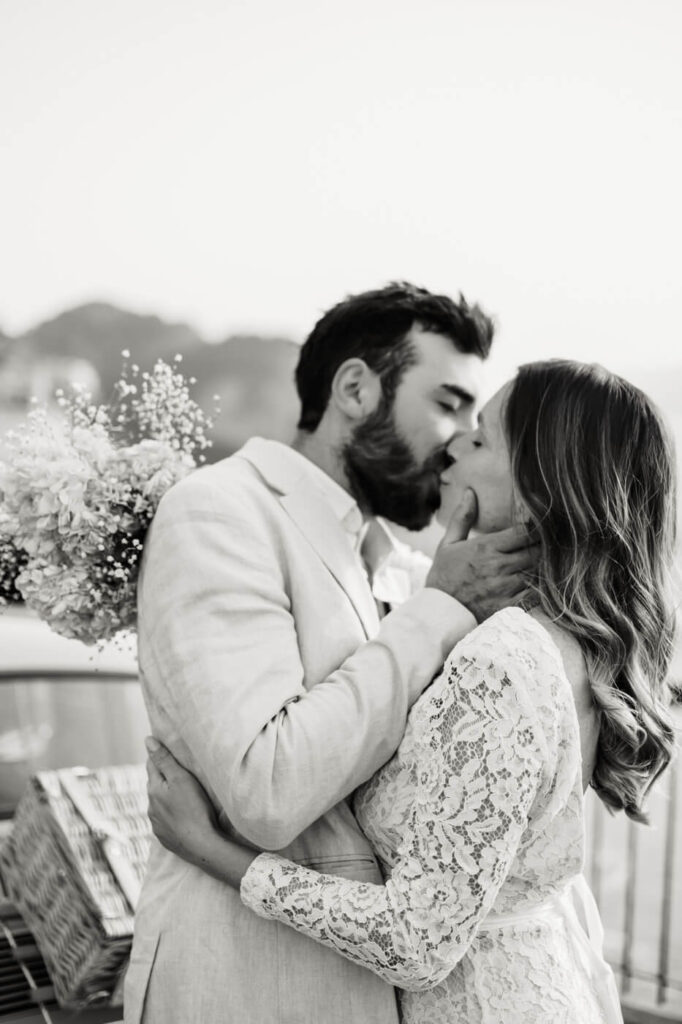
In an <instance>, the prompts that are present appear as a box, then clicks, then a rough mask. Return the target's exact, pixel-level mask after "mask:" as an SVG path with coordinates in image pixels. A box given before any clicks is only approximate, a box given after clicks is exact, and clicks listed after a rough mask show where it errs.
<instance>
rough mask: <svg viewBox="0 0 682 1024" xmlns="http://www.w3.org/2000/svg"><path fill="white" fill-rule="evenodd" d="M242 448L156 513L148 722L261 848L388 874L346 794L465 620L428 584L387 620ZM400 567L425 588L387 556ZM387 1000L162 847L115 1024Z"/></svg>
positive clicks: (265, 1017)
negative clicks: (118, 1020)
mask: <svg viewBox="0 0 682 1024" xmlns="http://www.w3.org/2000/svg"><path fill="white" fill-rule="evenodd" d="M294 462H295V460H291V459H290V458H289V459H287V458H283V457H282V447H281V445H279V444H278V443H277V442H269V441H264V440H262V439H253V440H252V441H250V442H249V443H248V444H247V445H246V446H245V447H244V448H243V449H242V450H241V451H240V452H238V453H236V454H235V455H233V456H231V457H230V458H228V459H225V460H223V461H222V462H219V463H217V464H215V465H213V466H210V467H206V468H203V469H200V470H198V471H196V472H195V473H193V474H192V475H191V476H189V477H188V478H186V479H185V480H183V481H182V482H180V483H179V484H177V485H176V486H174V487H173V488H172V489H171V490H170V491H169V492H168V493H167V495H165V496H164V498H163V500H162V501H161V503H160V506H159V509H158V512H157V515H156V517H155V519H154V522H153V523H152V526H151V529H150V532H149V535H148V538H147V541H146V543H145V553H144V559H143V565H142V570H141V575H140V583H139V623H138V640H139V661H140V671H141V678H142V685H143V690H144V694H145V700H146V702H147V708H148V711H149V717H150V722H151V727H152V731H153V733H154V735H155V736H157V737H158V738H159V739H160V740H161V741H163V742H164V743H165V744H166V745H167V746H168V747H169V748H170V750H171V751H172V752H173V754H174V755H175V756H176V757H177V758H178V759H179V760H180V761H181V762H182V763H183V764H185V765H186V766H187V767H188V768H189V769H190V770H191V771H193V772H194V773H195V774H196V775H197V776H198V778H199V779H200V780H201V782H202V783H203V785H204V786H205V788H206V789H207V791H208V792H209V793H210V795H211V798H212V799H213V800H214V802H215V806H216V808H219V809H221V821H222V822H223V823H224V825H225V827H226V828H227V827H228V825H227V821H228V820H229V823H231V826H232V827H233V828H234V829H235V830H236V831H237V832H238V833H239V834H240V835H241V836H242V837H244V838H245V839H246V840H248V841H249V842H250V843H252V844H253V845H254V846H255V847H256V848H258V849H259V850H263V849H267V850H280V851H282V852H283V853H284V854H285V855H286V856H287V857H290V858H292V859H293V860H295V861H297V862H299V863H303V864H308V865H310V866H313V867H315V868H317V869H319V870H321V871H325V872H328V873H333V874H336V875H341V876H345V877H347V878H353V879H361V880H362V879H364V880H367V881H370V882H380V881H381V876H380V873H379V869H378V866H377V863H376V861H375V858H374V855H373V853H372V850H371V847H370V845H369V843H368V841H367V839H366V838H365V837H364V835H363V834H362V832H361V831H360V829H359V827H358V825H357V823H356V821H355V819H354V817H353V815H352V812H351V810H350V807H349V805H348V803H347V801H346V797H347V796H348V795H349V794H350V793H351V792H352V791H353V790H354V789H355V788H356V787H357V786H358V785H359V784H360V783H361V782H364V781H365V780H366V779H368V778H369V777H370V776H371V775H372V774H373V773H374V771H376V770H377V768H379V767H380V766H381V765H382V764H383V763H384V762H385V761H387V760H388V758H389V757H391V755H392V754H393V752H394V751H395V749H396V747H397V746H398V743H399V742H400V739H401V737H402V733H403V730H404V727H405V719H406V716H407V712H408V710H409V707H410V706H411V704H412V703H413V702H414V700H416V698H417V697H418V696H419V694H420V693H421V691H422V689H423V688H424V687H425V686H426V685H427V684H428V683H429V682H430V681H431V679H432V678H433V677H434V675H435V674H436V673H437V672H438V671H439V670H440V669H441V667H442V665H443V662H444V661H445V659H446V657H447V655H448V653H449V652H450V650H451V648H452V647H453V646H454V644H455V643H456V642H457V641H458V640H460V639H461V638H462V636H463V635H464V634H465V633H466V632H468V631H469V630H470V629H472V628H473V626H474V625H475V622H474V619H473V617H472V616H471V615H470V614H469V612H467V611H466V609H464V608H463V606H462V605H460V604H459V603H458V602H457V601H455V600H453V599H452V598H450V597H448V596H447V595H445V594H443V593H441V592H439V591H436V590H432V589H423V590H421V592H419V593H418V594H415V596H413V597H411V598H409V599H408V600H407V601H406V602H405V603H404V604H402V605H401V606H400V607H398V608H397V609H395V610H393V611H391V612H390V614H388V615H387V616H386V617H385V618H384V619H383V621H382V622H381V623H380V622H379V618H378V614H377V610H376V605H375V602H374V599H373V596H372V593H371V590H370V587H369V584H368V581H367V578H366V576H365V575H364V573H363V571H362V568H361V566H360V564H359V562H358V559H357V556H356V555H355V553H354V552H353V549H352V547H351V543H350V541H349V538H348V535H347V534H346V533H345V531H344V529H343V527H342V526H341V524H340V523H339V521H338V519H336V518H335V517H334V514H333V512H332V511H331V510H330V508H329V506H328V505H327V504H326V503H325V501H324V500H323V498H322V496H321V494H320V493H319V492H318V490H317V489H315V488H314V487H313V486H311V483H310V480H309V478H307V477H306V474H305V473H300V472H299V471H298V470H297V468H296V466H295V464H294ZM394 561H395V562H396V565H395V571H397V572H404V573H406V574H407V576H408V577H409V579H410V581H411V583H413V584H417V583H418V582H421V581H423V576H424V572H423V557H422V558H421V559H420V558H414V557H413V556H412V553H410V552H409V549H406V548H401V547H398V548H397V550H396V555H395V558H394ZM397 1019H398V1017H397V1009H396V1001H395V993H394V990H393V989H392V988H391V987H390V986H389V985H387V984H386V983H385V982H383V981H381V980H380V979H379V978H377V977H375V976H374V975H373V974H371V973H370V972H368V971H365V970H363V969H362V968H360V967H358V966H356V965H354V964H351V963H350V962H349V961H347V960H344V959H343V958H342V957H341V956H337V955H336V954H335V953H334V952H332V951H330V950H328V949H325V948H324V947H322V946H321V945H318V944H317V943H315V942H313V941H311V940H310V939H307V938H305V937H304V936H301V935H298V934H297V933H295V932H293V931H291V930H290V929H287V928H286V927H284V926H282V925H280V924H278V923H275V922H268V921H264V920H262V919H261V918H259V917H257V916H256V915H255V914H252V913H251V912H250V911H249V910H247V909H246V908H245V907H244V905H243V904H242V903H241V900H240V897H239V893H238V892H236V891H234V890H232V889H231V888H229V887H228V886H227V885H224V884H222V883H220V882H218V881H216V880H215V879H213V878H211V877H210V876H209V875H207V874H204V873H203V872H201V871H199V870H198V869H197V868H195V867H193V866H192V865H190V864H186V863H185V862H183V861H181V860H180V859H179V858H177V857H176V856H175V855H174V854H172V853H170V852H168V851H166V850H164V849H163V848H162V847H161V846H160V845H159V844H158V843H156V842H154V844H153V848H152V854H151V857H150V863H149V866H148V870H147V876H146V879H145V882H144V885H143V890H142V895H141V898H140V902H139V904H138V908H137V912H136V921H135V936H134V942H133V950H132V956H131V960H130V965H129V969H128V974H127V977H126V983H125V1021H126V1024H139V1022H140V1021H145V1022H146V1024H194V1022H196V1024H217V1022H221V1021H225V1022H228V1021H229V1022H235V1024H251V1022H253V1024H261V1022H262V1024H308V1022H309V1024H348V1022H349V1021H358V1022H362V1024H397Z"/></svg>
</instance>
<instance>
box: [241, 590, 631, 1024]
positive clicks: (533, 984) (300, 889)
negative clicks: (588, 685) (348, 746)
mask: <svg viewBox="0 0 682 1024" xmlns="http://www.w3.org/2000/svg"><path fill="white" fill-rule="evenodd" d="M354 809H355V813H356V815H357V818H358V821H359V822H360V825H361V827H362V829H363V831H364V832H365V834H366V835H367V837H368V838H369V840H370V842H371V844H372V846H373V848H374V850H375V851H376V854H377V856H378V858H379V860H380V863H381V865H382V868H383V871H384V875H385V878H386V882H385V884H384V885H371V884H367V883H363V882H355V881H348V880H346V879H342V878H338V877H335V876H332V875H323V874H319V873H318V872H316V871H313V870H310V869H308V868H305V867H301V866H300V865H297V864H293V863H292V862H291V861H287V860H284V859H283V858H281V857H279V856H277V855H275V854H268V853H266V854H262V855H260V856H259V857H257V858H256V860H255V861H254V862H253V864H252V866H251V867H250V868H249V870H248V872H247V873H246V875H245V877H244V879H243V882H242V887H241V895H242V899H243V901H244V903H245V904H246V905H247V906H248V907H250V908H251V909H252V910H254V911H255V912H256V913H257V914H260V915H261V916H263V917H267V918H272V919H276V920H278V921H282V922H284V923H285V924H288V925H290V926H291V927H293V928H296V929H297V930H298V931H300V932H303V933H304V934H305V935H308V936H310V937H311V938H313V939H316V940H317V941H319V942H322V943H324V944H325V945H327V946H330V947H331V948H332V949H335V950H337V951H338V952H339V953H340V954H341V955H342V956H345V957H348V958H349V959H350V960H354V961H355V962H356V963H359V964H362V965H363V966H365V967H367V968H368V969H369V970H372V971H374V972H375V973H376V974H379V975H380V976H381V977H382V978H384V979H385V980H386V981H388V982H390V983H391V984H393V985H396V986H398V988H399V989H401V990H402V991H401V992H400V1002H401V1011H402V1018H403V1020H404V1021H405V1022H406V1024H460V1022H461V1024H474V1022H481V1024H513V1022H515V1021H519V1022H523V1024H533V1022H538V1024H540V1022H541V1024H578V1022H579V1024H597V1022H603V1021H609V1022H611V1021H616V1020H619V1019H620V1012H619V1010H618V1008H617V999H616V996H615V986H614V984H613V979H612V977H610V976H609V972H608V969H607V968H606V966H605V965H604V964H603V961H602V960H601V958H600V956H599V955H598V953H597V952H596V951H595V949H594V948H593V946H591V945H590V943H589V942H588V940H587V938H586V935H585V932H584V930H583V928H582V927H581V925H580V924H579V923H578V916H577V915H576V911H575V904H574V903H573V902H572V901H571V899H570V892H571V887H572V884H573V880H574V879H575V878H576V876H578V875H579V873H580V871H581V869H582V863H583V798H582V784H581V759H580V737H579V731H578V722H577V717H576V712H575V707H574V702H573V696H572V692H571V687H570V684H569V682H568V680H567V678H566V675H565V672H564V668H563V664H562V661H561V656H560V653H559V651H558V649H557V647H556V645H555V644H554V641H553V640H552V638H551V637H550V635H549V633H548V632H547V631H546V630H545V629H544V628H543V627H542V626H541V625H540V624H539V623H538V622H536V621H535V619H533V618H532V617H531V616H530V615H528V614H526V613H525V612H523V611H520V610H519V609H506V610H504V611H501V612H499V613H498V614H496V615H494V616H493V617H492V618H490V619H488V620H487V621H486V622H485V623H483V624H482V625H481V626H479V627H478V628H477V629H475V630H474V631H473V632H472V633H471V634H470V635H469V636H468V637H467V638H466V639H465V640H463V641H462V642H461V643H459V644H458V645H457V647H455V649H454V651H453V652H452V654H451V656H450V658H449V659H448V662H447V663H446V665H445V668H444V670H443V672H442V674H441V675H440V676H439V677H438V679H437V680H436V681H435V682H434V683H433V684H432V685H431V686H430V687H429V688H428V689H427V690H426V691H425V693H424V694H423V695H422V697H421V698H420V700H419V701H418V702H417V703H416V704H415V706H414V707H413V708H412V711H411V713H410V716H409V720H408V724H407V730H406V732H405V736H404V739H403V741H402V743H401V744H400V747H399V749H398V751H397V752H396V754H395V755H394V757H393V758H392V759H391V760H390V761H389V762H388V763H387V764H385V765H384V767H383V768H381V769H380V770H379V771H378V772H377V773H376V774H375V775H374V777H373V778H372V779H371V780H370V781H369V782H367V783H366V784H365V785H364V786H362V787H361V788H360V789H359V790H358V791H357V793H356V795H355V801H354ZM581 884H584V883H579V884H578V889H579V887H580V885H581ZM584 912H585V906H584V901H583V906H582V907H581V908H580V909H579V913H580V914H584ZM590 912H591V908H589V907H588V909H587V913H588V915H589V913H590ZM578 933H579V934H578ZM600 989H601V991H600ZM605 993H606V994H605ZM607 1004H610V1005H607Z"/></svg>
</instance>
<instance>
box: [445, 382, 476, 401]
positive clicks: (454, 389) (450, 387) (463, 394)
mask: <svg viewBox="0 0 682 1024" xmlns="http://www.w3.org/2000/svg"><path fill="white" fill-rule="evenodd" d="M441 390H442V391H447V392H448V394H449V395H454V397H455V398H461V400H462V401H463V402H467V403H469V405H473V404H474V402H475V401H476V396H475V395H472V394H471V392H470V391H467V390H466V388H460V387H459V385H458V384H441Z"/></svg>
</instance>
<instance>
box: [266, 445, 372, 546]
mask: <svg viewBox="0 0 682 1024" xmlns="http://www.w3.org/2000/svg"><path fill="white" fill-rule="evenodd" d="M282 458H283V459H289V460H290V461H291V465H292V468H294V467H295V469H296V472H297V473H299V475H301V476H303V477H304V478H305V480H306V481H307V482H308V484H309V485H310V486H311V487H314V488H315V490H316V491H317V492H318V494H321V495H322V497H323V498H324V500H325V501H326V503H327V505H329V506H330V507H331V509H332V511H333V512H334V515H335V516H336V518H337V519H338V521H339V522H340V523H341V525H342V526H343V527H344V529H346V530H347V531H348V532H349V533H358V532H359V531H360V530H361V529H362V523H363V520H362V513H361V512H360V509H359V508H358V503H357V502H356V500H355V498H354V497H353V495H352V494H349V493H348V491H346V490H344V489H343V487H341V485H340V484H337V482H336V480H332V478H331V477H330V476H329V474H328V473H325V471H324V470H323V469H320V467H319V466H316V465H315V463H314V462H311V460H310V459H309V458H308V457H307V456H306V455H302V454H301V452H297V451H296V449H295V448H290V447H289V446H288V445H282Z"/></svg>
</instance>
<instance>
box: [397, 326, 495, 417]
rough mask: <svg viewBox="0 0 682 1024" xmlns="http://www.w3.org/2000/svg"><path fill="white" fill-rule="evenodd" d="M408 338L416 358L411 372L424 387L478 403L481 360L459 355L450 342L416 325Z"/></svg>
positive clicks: (440, 335) (445, 336) (471, 354)
mask: <svg viewBox="0 0 682 1024" xmlns="http://www.w3.org/2000/svg"><path fill="white" fill-rule="evenodd" d="M408 338H409V340H410V341H411V342H412V345H413V351H414V354H415V356H416V359H415V362H414V364H413V366H412V368H411V370H412V372H413V373H414V374H415V375H416V376H418V377H419V378H421V380H422V381H423V383H424V384H425V385H426V386H428V387H429V388H439V389H441V390H442V391H444V392H447V393H449V394H451V395H453V396H454V395H457V396H458V397H461V398H466V400H472V401H477V400H478V397H479V395H480V392H481V387H482V382H483V377H484V360H483V359H482V358H481V357H480V356H479V355H476V354H475V353H473V352H460V350H459V349H458V348H457V345H456V343H455V342H454V341H453V339H452V338H449V337H448V336H447V335H445V334H439V333H438V332H437V331H429V330H426V329H425V328H422V327H420V326H419V325H415V326H414V327H413V328H412V330H411V331H410V332H409V334H408ZM463 393H464V394H463Z"/></svg>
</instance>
